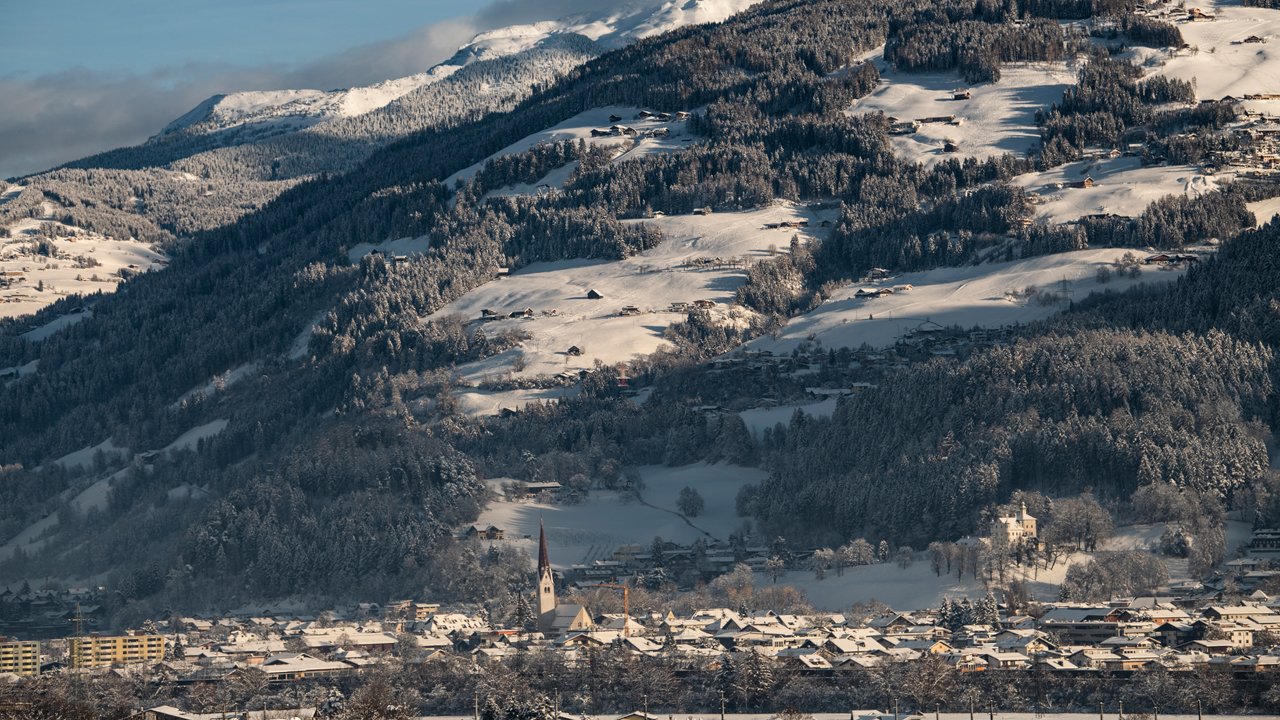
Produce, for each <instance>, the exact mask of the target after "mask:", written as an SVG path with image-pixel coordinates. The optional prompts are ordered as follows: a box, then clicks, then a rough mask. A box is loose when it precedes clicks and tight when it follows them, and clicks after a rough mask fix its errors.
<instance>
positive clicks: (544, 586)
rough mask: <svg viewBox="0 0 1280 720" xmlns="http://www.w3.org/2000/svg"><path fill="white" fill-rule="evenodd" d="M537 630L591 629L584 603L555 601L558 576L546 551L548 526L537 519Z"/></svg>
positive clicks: (562, 632) (554, 633) (549, 632)
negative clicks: (554, 572) (556, 576)
mask: <svg viewBox="0 0 1280 720" xmlns="http://www.w3.org/2000/svg"><path fill="white" fill-rule="evenodd" d="M537 600H538V630H540V631H542V634H543V635H546V636H548V637H551V636H557V635H565V634H567V633H570V632H577V631H579V630H590V629H591V624H592V623H591V616H590V615H588V614H587V609H586V608H584V607H582V606H581V605H575V604H572V603H557V602H556V580H555V576H554V575H553V574H552V572H551V554H550V553H549V552H547V530H546V528H545V527H543V526H542V523H541V522H539V523H538V597H537Z"/></svg>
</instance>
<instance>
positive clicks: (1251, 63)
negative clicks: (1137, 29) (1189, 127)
mask: <svg viewBox="0 0 1280 720" xmlns="http://www.w3.org/2000/svg"><path fill="white" fill-rule="evenodd" d="M1197 6H1198V7H1200V8H1201V9H1202V10H1204V11H1205V12H1206V13H1207V14H1209V15H1210V16H1212V19H1211V20H1190V19H1188V14H1187V11H1186V9H1185V8H1184V9H1181V10H1179V9H1178V8H1176V7H1173V6H1169V7H1168V8H1166V9H1165V10H1163V11H1161V13H1162V14H1166V15H1167V17H1168V18H1169V19H1171V20H1173V21H1175V23H1176V24H1177V26H1178V29H1179V30H1180V31H1181V32H1182V37H1183V38H1184V39H1185V40H1186V42H1187V45H1188V47H1187V48H1185V49H1182V50H1178V51H1177V52H1176V53H1173V54H1172V57H1167V56H1166V55H1165V53H1164V51H1156V50H1146V51H1144V52H1142V53H1141V55H1144V56H1145V57H1144V58H1143V59H1144V60H1145V61H1146V62H1147V63H1148V64H1149V65H1153V66H1159V70H1158V72H1159V74H1161V75H1166V76H1168V77H1173V78H1178V79H1180V80H1187V81H1193V80H1194V81H1195V86H1196V95H1197V96H1198V97H1200V98H1201V99H1214V100H1217V99H1221V98H1224V97H1227V96H1232V97H1235V98H1237V99H1244V98H1245V96H1247V95H1255V94H1268V93H1270V94H1274V93H1276V91H1277V89H1280V88H1277V86H1276V78H1277V77H1280V53H1277V52H1276V50H1275V48H1274V45H1273V43H1276V42H1280V12H1278V11H1276V10H1273V9H1267V8H1256V7H1244V6H1242V5H1241V4H1240V3H1239V2H1238V1H1236V0H1232V1H1228V2H1223V1H1221V0H1210V1H1209V2H1206V3H1203V4H1199V3H1198V4H1197ZM1245 107H1246V108H1248V109H1250V110H1259V111H1270V112H1275V111H1276V110H1277V109H1278V108H1280V101H1277V100H1261V99H1256V100H1249V101H1248V102H1246V103H1245Z"/></svg>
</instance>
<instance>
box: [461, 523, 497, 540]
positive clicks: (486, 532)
mask: <svg viewBox="0 0 1280 720" xmlns="http://www.w3.org/2000/svg"><path fill="white" fill-rule="evenodd" d="M466 536H467V537H469V538H474V539H476V540H502V539H503V538H505V537H506V536H507V533H506V531H505V530H503V529H502V528H500V527H497V526H494V525H489V526H487V527H480V526H479V525H472V526H471V527H469V528H467V532H466Z"/></svg>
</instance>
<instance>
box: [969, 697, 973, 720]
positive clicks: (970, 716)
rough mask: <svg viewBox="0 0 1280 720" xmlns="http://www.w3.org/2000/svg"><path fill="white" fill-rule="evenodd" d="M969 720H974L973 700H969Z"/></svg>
mask: <svg viewBox="0 0 1280 720" xmlns="http://www.w3.org/2000/svg"><path fill="white" fill-rule="evenodd" d="M969 720H973V698H972V697H971V698H969Z"/></svg>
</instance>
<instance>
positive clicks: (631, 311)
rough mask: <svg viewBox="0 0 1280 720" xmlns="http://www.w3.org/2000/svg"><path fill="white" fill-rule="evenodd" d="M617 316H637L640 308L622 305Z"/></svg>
mask: <svg viewBox="0 0 1280 720" xmlns="http://www.w3.org/2000/svg"><path fill="white" fill-rule="evenodd" d="M618 314H619V315H622V316H624V317H627V316H630V315H639V314H640V308H638V307H636V306H635V305H624V306H623V307H622V309H621V310H619V311H618Z"/></svg>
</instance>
